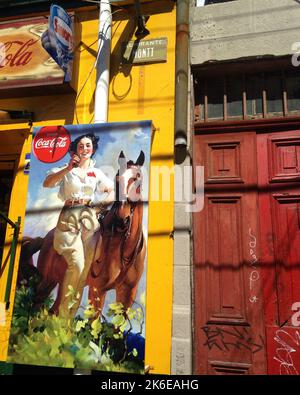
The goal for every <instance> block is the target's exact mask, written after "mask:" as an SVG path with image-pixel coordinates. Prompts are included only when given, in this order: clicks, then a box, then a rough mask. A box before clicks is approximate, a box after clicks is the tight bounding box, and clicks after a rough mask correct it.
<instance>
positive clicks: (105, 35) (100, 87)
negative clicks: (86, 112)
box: [95, 0, 112, 123]
mask: <svg viewBox="0 0 300 395" xmlns="http://www.w3.org/2000/svg"><path fill="white" fill-rule="evenodd" d="M111 24H112V16H111V6H110V4H109V2H108V0H103V1H100V13H99V35H98V55H97V65H96V70H97V77H96V92H95V123H101V122H107V118H108V93H109V67H110V47H111Z"/></svg>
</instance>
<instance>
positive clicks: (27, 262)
mask: <svg viewBox="0 0 300 395" xmlns="http://www.w3.org/2000/svg"><path fill="white" fill-rule="evenodd" d="M43 242H44V239H43V238H42V237H36V238H34V239H33V238H31V237H27V236H25V237H23V239H22V247H21V254H20V264H19V272H18V280H17V283H18V285H20V284H21V282H22V281H24V280H25V281H29V280H30V278H32V277H35V276H39V271H38V270H37V268H36V267H35V266H34V264H33V259H32V256H33V255H34V254H35V253H36V252H38V251H39V250H40V249H41V248H42V245H43Z"/></svg>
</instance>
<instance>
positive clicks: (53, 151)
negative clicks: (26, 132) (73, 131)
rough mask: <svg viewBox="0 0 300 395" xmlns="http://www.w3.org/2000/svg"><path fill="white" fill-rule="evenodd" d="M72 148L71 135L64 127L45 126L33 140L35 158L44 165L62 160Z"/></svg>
mask: <svg viewBox="0 0 300 395" xmlns="http://www.w3.org/2000/svg"><path fill="white" fill-rule="evenodd" d="M69 147H70V134H69V132H68V131H67V130H66V129H65V128H64V127H63V126H45V127H43V128H41V129H40V130H39V131H38V132H37V134H36V135H35V136H34V139H33V152H34V155H35V157H36V158H37V159H38V160H40V161H41V162H44V163H54V162H57V161H59V160H61V159H62V158H63V157H64V156H65V155H66V153H67V152H68V150H69Z"/></svg>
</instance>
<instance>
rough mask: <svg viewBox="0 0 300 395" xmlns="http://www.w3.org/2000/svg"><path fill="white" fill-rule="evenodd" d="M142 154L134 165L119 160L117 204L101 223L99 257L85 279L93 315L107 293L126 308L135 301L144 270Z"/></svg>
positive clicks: (121, 157)
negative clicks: (122, 163)
mask: <svg viewBox="0 0 300 395" xmlns="http://www.w3.org/2000/svg"><path fill="white" fill-rule="evenodd" d="M144 159H145V158H144V153H143V152H141V154H140V156H139V158H138V159H137V161H136V162H135V163H134V162H132V161H129V162H126V160H125V157H124V154H123V152H121V154H120V157H119V164H120V162H121V161H123V162H124V163H125V166H121V169H120V171H119V173H118V175H117V191H118V192H121V194H122V197H120V196H119V195H117V200H116V202H115V203H114V205H113V207H112V209H111V210H110V211H109V212H108V213H107V214H106V215H105V217H104V218H103V219H102V220H101V222H100V224H101V225H100V233H101V236H102V241H101V244H100V247H99V257H98V259H94V260H93V262H92V265H91V268H90V271H89V274H88V276H87V280H86V284H87V285H89V299H90V300H91V303H92V305H93V306H94V307H95V308H96V311H97V312H98V313H100V312H101V311H102V308H103V305H104V301H105V296H106V293H107V291H109V290H111V289H115V290H116V300H117V301H118V302H120V303H122V304H123V306H124V307H125V308H128V307H130V306H131V305H132V303H133V302H134V299H135V297H136V293H137V288H138V283H139V280H140V278H141V276H142V274H143V270H144V259H145V254H146V243H145V238H144V234H143V230H142V221H143V201H142V197H141V180H142V178H141V169H140V168H141V166H142V165H143V163H144Z"/></svg>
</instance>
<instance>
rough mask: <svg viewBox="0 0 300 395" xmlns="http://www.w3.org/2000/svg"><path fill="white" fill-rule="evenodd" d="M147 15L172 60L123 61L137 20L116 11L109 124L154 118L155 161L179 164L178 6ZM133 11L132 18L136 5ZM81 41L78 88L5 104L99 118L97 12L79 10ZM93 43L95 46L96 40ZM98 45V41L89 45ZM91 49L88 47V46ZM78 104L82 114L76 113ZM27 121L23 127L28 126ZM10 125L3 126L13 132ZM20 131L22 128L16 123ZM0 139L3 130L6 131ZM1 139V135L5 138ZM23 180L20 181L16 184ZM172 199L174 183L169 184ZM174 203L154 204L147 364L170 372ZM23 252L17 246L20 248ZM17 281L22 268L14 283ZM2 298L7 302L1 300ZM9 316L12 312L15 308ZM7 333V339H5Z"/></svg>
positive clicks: (65, 116) (47, 121)
mask: <svg viewBox="0 0 300 395" xmlns="http://www.w3.org/2000/svg"><path fill="white" fill-rule="evenodd" d="M143 11H144V13H145V14H147V15H150V19H149V20H148V22H147V28H148V29H149V30H150V35H149V36H147V37H146V39H151V38H159V37H167V39H168V55H167V56H168V60H167V62H166V63H156V64H146V65H134V66H129V65H123V66H122V65H120V53H121V43H122V42H124V41H127V40H134V39H135V37H134V22H133V17H131V18H130V19H128V14H125V13H124V12H123V11H118V12H116V13H115V14H114V22H113V40H112V56H111V83H110V99H109V116H108V120H109V122H115V121H119V122H120V121H124V122H126V121H133V120H146V119H150V120H152V121H153V123H154V126H155V128H156V131H155V132H154V136H153V143H152V150H151V165H152V166H153V165H163V166H169V167H171V166H173V145H174V144H173V130H174V89H175V87H174V75H175V29H176V26H175V21H176V15H175V9H174V2H173V1H160V2H159V6H158V3H157V2H156V3H155V4H153V5H151V4H149V5H145V6H144V9H143ZM131 15H132V16H133V15H134V12H133V10H132V13H131ZM76 19H77V32H80V34H79V37H78V43H79V42H80V40H81V41H82V43H81V44H79V45H78V48H77V51H76V59H75V73H74V79H73V86H74V87H75V88H76V90H77V92H80V90H81V88H82V87H83V89H82V92H81V93H80V95H79V97H78V98H77V101H75V95H73V94H69V95H63V96H62V95H60V96H59V95H57V96H40V97H31V98H22V99H20V98H18V99H7V100H5V99H2V100H1V99H0V108H5V109H14V110H16V109H26V110H28V111H33V112H34V113H35V115H36V118H35V122H34V126H39V125H55V124H70V123H75V124H76V123H77V119H78V122H79V123H92V122H93V111H94V103H93V94H94V89H95V73H94V72H93V73H92V74H91V76H90V78H88V79H87V76H88V74H89V72H90V70H91V68H92V66H93V64H94V61H95V51H96V50H97V44H96V43H95V41H96V38H97V31H98V12H97V11H95V10H91V11H85V12H77V16H76ZM93 43H94V44H93ZM91 44H92V45H91ZM88 47H89V49H88ZM75 103H76V111H75ZM25 126H27V125H23V126H22V127H25ZM7 128H8V127H7V125H0V132H1V130H3V131H5V130H7ZM12 128H13V129H15V131H13V132H12V133H17V132H16V130H19V129H20V125H13V126H12ZM0 139H1V134H0ZM0 141H1V140H0ZM29 147H30V137H29V138H28V139H24V146H23V147H22V149H23V151H22V153H21V156H20V165H21V166H22V164H23V162H22V161H24V157H25V152H30V149H29ZM17 185H19V186H17ZM26 190H27V178H26V176H25V175H24V174H23V172H22V171H19V172H18V177H17V178H16V179H15V184H14V191H13V196H12V199H11V207H10V213H9V215H10V217H11V218H12V219H13V220H16V218H17V216H18V215H21V216H22V224H23V223H24V211H25V200H26ZM171 196H173V185H172V188H171ZM172 230H173V201H172V200H171V201H169V202H151V200H150V205H149V238H148V270H147V300H146V303H147V305H146V365H150V366H152V367H153V370H151V372H152V373H170V360H171V324H172V286H173V283H172V281H173V278H172V277H173V240H172V239H171V238H170V234H171V232H172ZM18 253H19V251H18ZM3 279H5V274H4V276H2V278H1V282H0V298H1V295H2V294H3V288H4V281H3ZM15 280H16V273H15V278H14V283H15ZM0 300H1V299H0ZM10 314H11V312H10ZM7 332H8V331H7V328H5V329H4V328H1V327H0V360H1V359H2V360H5V357H6V352H7V344H6V345H4V342H3V339H4V338H7V336H8V333H7ZM1 336H2V337H1Z"/></svg>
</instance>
